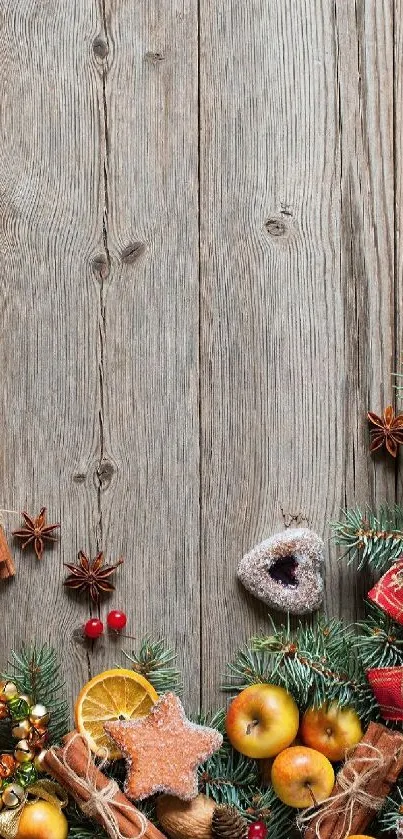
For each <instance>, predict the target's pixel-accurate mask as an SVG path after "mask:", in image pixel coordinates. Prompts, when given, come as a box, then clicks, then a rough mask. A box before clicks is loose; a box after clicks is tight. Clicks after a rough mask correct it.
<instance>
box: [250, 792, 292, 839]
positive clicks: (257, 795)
mask: <svg viewBox="0 0 403 839" xmlns="http://www.w3.org/2000/svg"><path fill="white" fill-rule="evenodd" d="M241 812H242V813H243V815H244V816H245V817H246V818H247V820H248V821H249V822H254V821H258V820H259V819H262V820H263V821H264V822H265V824H266V826H267V827H268V830H269V836H270V839H284V837H285V836H287V837H288V838H289V839H291V836H294V835H295V834H296V830H295V810H294V808H293V807H287V805H286V804H283V802H282V801H280V799H279V798H277V796H276V794H275V792H274V790H273V787H271V786H269V787H267V789H265V790H256V789H251V790H249V792H248V793H247V794H246V795H245V797H244V799H243V802H242V810H241Z"/></svg>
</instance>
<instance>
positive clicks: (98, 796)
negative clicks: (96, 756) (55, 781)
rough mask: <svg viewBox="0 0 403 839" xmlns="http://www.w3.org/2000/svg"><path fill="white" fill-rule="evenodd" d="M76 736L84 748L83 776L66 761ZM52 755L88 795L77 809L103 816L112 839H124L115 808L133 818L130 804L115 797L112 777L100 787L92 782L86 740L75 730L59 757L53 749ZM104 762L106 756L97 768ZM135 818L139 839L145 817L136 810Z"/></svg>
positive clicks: (103, 764) (144, 824) (86, 813)
mask: <svg viewBox="0 0 403 839" xmlns="http://www.w3.org/2000/svg"><path fill="white" fill-rule="evenodd" d="M77 738H80V740H81V741H82V742H84V743H85V747H86V760H87V765H86V768H85V772H84V776H81V775H78V774H77V772H76V771H75V770H74V769H72V767H71V766H70V763H69V756H68V753H69V750H70V748H72V747H73V745H74V742H75V741H76V739H77ZM53 756H54V758H55V759H56V760H57V762H58V763H59V764H61V765H62V766H64V768H65V769H67V770H68V772H69V775H70V777H71V779H72V780H73V781H74V782H75V783H76V784H77V785H78V786H79V787H80V788H81V789H82V790H83V792H84V793H86V797H87V796H88V800H86V801H83V802H81V803H80V808H81V810H82V811H83V813H85V815H87V816H88V817H89V818H94V817H96V816H99V817H100V819H102V823H103V825H104V827H105V830H106V831H107V833H108V834H109V836H110V837H111V839H126V837H125V836H124V834H123V833H122V832H121V830H120V827H119V823H118V820H117V818H116V814H115V811H116V810H120V811H121V812H122V813H123V814H124V813H125V811H126V812H127V813H129V814H130V816H131V817H133V807H132V806H131V805H130V804H124V803H123V802H120V801H116V800H115V796H116V794H117V793H119V792H120V789H119V786H118V784H117V783H116V781H115V780H114V779H113V778H111V779H110V781H109V782H108V784H107V785H106V786H105V787H104V788H103V789H102V790H99V789H97V787H96V785H95V783H94V782H93V781H92V779H91V766H93V763H92V754H91V749H90V747H89V744H88V739H87V738H86V737H84V736H83V735H82V734H79V733H78V732H77V733H76V734H75V735H74V736H73V737H72V738H71V740H69V742H68V743H67V744H66V745H65V746H64V748H63V751H62V753H61V756H60V757H59V756H58V755H56V754H55V752H53ZM107 762H108V761H107V758H106V757H105V758H104V759H103V760H102V761H101V763H100V764H99V765H98V769H99V770H100V771H102V769H103V768H104V766H105V764H106V763H107ZM136 819H137V820H138V828H139V832H138V834H137V837H136V839H142V837H143V836H144V835H145V833H146V830H147V819H146V817H145V816H143V814H142V813H140V812H138V811H136Z"/></svg>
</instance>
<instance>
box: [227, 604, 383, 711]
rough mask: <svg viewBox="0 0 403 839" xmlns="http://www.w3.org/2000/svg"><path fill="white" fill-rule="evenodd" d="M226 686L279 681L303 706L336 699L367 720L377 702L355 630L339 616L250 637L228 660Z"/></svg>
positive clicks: (317, 704)
mask: <svg viewBox="0 0 403 839" xmlns="http://www.w3.org/2000/svg"><path fill="white" fill-rule="evenodd" d="M229 670H230V683H229V684H227V685H225V686H224V689H225V690H234V688H235V689H237V690H243V688H245V687H247V686H248V685H250V684H256V682H271V683H274V684H278V685H281V686H282V687H284V688H285V689H286V690H288V691H289V693H291V695H292V696H293V697H294V699H295V701H296V703H297V705H298V707H299V708H300V710H301V711H302V712H303V711H304V710H306V708H308V707H312V706H320V705H322V704H324V703H325V702H332V701H336V702H338V703H339V704H340V705H342V706H346V705H348V706H350V707H353V708H355V710H356V711H357V713H358V715H359V716H360V717H361V719H362V720H363V721H364V722H366V721H367V720H368V719H369V718H371V717H372V715H373V713H374V710H375V708H376V703H375V699H374V697H373V694H372V691H371V689H370V687H369V685H368V683H367V680H366V678H365V673H364V668H363V666H362V663H361V661H360V658H359V656H358V654H357V650H356V646H355V638H354V633H353V631H352V629H351V628H349V627H346V626H345V625H344V624H343V623H342V622H341V621H337V620H331V621H329V622H327V623H326V622H325V621H324V620H322V619H319V620H318V621H317V623H316V624H315V626H313V627H305V626H303V625H302V624H301V623H300V624H299V626H298V627H297V629H296V630H295V632H292V631H291V630H290V627H289V625H288V626H287V627H285V626H283V627H280V628H279V629H278V630H276V631H275V632H274V633H273V635H270V636H266V637H264V636H263V637H260V638H252V640H251V642H250V645H249V646H247V647H245V648H244V649H242V650H240V652H239V653H238V655H237V657H236V659H235V661H234V662H233V663H232V664H231V665H230V666H229Z"/></svg>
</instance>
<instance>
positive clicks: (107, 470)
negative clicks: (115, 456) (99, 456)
mask: <svg viewBox="0 0 403 839" xmlns="http://www.w3.org/2000/svg"><path fill="white" fill-rule="evenodd" d="M114 474H115V467H114V465H113V463H111V462H110V460H102V461H101V463H100V464H99V466H98V468H97V478H98V480H99V483H100V484H102V488H103V489H107V487H108V486H109V484H110V482H111V480H112V478H113V476H114Z"/></svg>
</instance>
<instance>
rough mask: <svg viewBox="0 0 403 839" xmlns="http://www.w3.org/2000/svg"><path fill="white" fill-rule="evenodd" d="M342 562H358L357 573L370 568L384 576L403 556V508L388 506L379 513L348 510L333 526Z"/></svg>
mask: <svg viewBox="0 0 403 839" xmlns="http://www.w3.org/2000/svg"><path fill="white" fill-rule="evenodd" d="M331 527H332V530H333V538H334V541H335V543H336V545H340V546H341V547H343V548H344V549H345V550H344V553H343V555H342V557H341V559H344V558H345V557H348V561H349V562H353V560H356V559H357V560H358V564H357V570H358V571H360V570H361V569H362V568H366V567H369V568H371V569H372V570H374V571H378V572H381V573H383V572H384V571H386V570H387V568H389V567H390V565H391V564H392V562H394V561H395V560H397V559H399V557H400V556H401V555H402V553H403V508H402V507H400V506H399V505H398V504H396V505H394V506H388V505H384V506H383V507H380V509H379V511H378V512H377V513H374V512H372V511H371V510H370V509H369V508H366V509H365V511H364V512H363V511H362V510H361V509H360V508H359V507H357V508H356V509H351V510H346V511H345V513H344V519H343V520H341V521H335V522H332V523H331Z"/></svg>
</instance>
